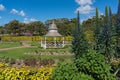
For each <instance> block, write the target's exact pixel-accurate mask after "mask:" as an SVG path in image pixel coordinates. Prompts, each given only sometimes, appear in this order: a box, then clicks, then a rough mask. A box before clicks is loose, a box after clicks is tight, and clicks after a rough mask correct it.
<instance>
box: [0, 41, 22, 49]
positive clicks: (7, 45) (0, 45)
mask: <svg viewBox="0 0 120 80" xmlns="http://www.w3.org/2000/svg"><path fill="white" fill-rule="evenodd" d="M17 46H21V44H20V42H3V43H0V48H11V47H17Z"/></svg>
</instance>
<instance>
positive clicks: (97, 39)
mask: <svg viewBox="0 0 120 80" xmlns="http://www.w3.org/2000/svg"><path fill="white" fill-rule="evenodd" d="M100 34H101V26H100V19H99V12H98V9H97V8H96V18H95V31H94V37H95V50H96V51H97V52H98V53H99V51H100V44H101V40H100V38H101V37H100Z"/></svg>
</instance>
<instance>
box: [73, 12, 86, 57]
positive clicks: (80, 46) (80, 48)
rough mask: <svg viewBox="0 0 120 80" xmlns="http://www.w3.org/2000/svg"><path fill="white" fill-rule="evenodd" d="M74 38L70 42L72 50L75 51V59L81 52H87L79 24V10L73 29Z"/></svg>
mask: <svg viewBox="0 0 120 80" xmlns="http://www.w3.org/2000/svg"><path fill="white" fill-rule="evenodd" d="M73 37H74V39H73V42H72V45H73V46H72V50H73V52H74V53H75V57H76V59H78V58H80V57H81V56H82V55H83V54H85V53H87V52H88V43H87V41H86V39H85V35H84V33H83V30H82V27H81V26H80V18H79V11H78V14H77V27H76V29H75V32H74V35H73Z"/></svg>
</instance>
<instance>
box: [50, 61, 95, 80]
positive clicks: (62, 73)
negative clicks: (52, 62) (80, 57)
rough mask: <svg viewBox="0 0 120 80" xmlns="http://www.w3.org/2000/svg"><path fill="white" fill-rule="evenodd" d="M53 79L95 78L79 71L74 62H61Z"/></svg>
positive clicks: (90, 79)
mask: <svg viewBox="0 0 120 80" xmlns="http://www.w3.org/2000/svg"><path fill="white" fill-rule="evenodd" d="M52 79H53V80H94V79H93V78H92V77H91V76H89V75H86V74H84V73H81V72H78V69H77V67H76V66H75V64H74V63H66V64H59V65H58V66H57V67H56V68H55V70H54V72H53V74H52Z"/></svg>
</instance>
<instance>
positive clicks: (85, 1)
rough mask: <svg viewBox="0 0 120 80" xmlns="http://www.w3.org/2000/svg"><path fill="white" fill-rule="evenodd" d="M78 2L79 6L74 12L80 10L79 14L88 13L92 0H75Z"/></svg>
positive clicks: (91, 8)
mask: <svg viewBox="0 0 120 80" xmlns="http://www.w3.org/2000/svg"><path fill="white" fill-rule="evenodd" d="M75 2H77V3H78V4H79V7H78V8H77V9H76V11H75V12H77V11H80V13H81V14H90V13H91V12H92V11H93V10H94V7H92V6H91V5H92V4H93V3H94V0H75Z"/></svg>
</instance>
